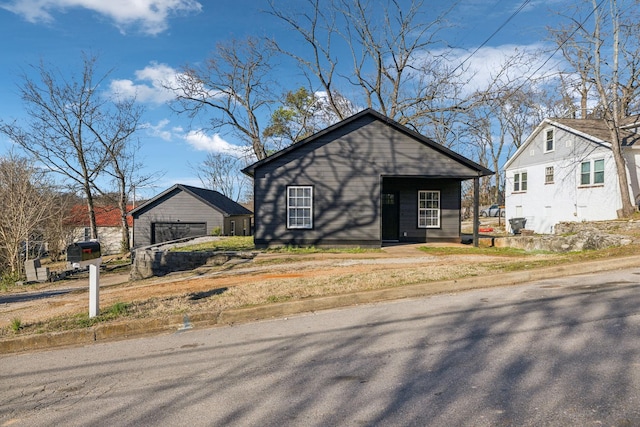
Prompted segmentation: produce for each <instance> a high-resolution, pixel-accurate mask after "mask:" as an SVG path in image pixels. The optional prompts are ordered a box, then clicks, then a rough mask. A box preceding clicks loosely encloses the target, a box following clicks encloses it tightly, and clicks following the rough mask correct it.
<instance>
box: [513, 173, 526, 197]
mask: <svg viewBox="0 0 640 427" xmlns="http://www.w3.org/2000/svg"><path fill="white" fill-rule="evenodd" d="M525 191H527V173H526V172H516V173H514V174H513V192H514V193H521V192H525Z"/></svg>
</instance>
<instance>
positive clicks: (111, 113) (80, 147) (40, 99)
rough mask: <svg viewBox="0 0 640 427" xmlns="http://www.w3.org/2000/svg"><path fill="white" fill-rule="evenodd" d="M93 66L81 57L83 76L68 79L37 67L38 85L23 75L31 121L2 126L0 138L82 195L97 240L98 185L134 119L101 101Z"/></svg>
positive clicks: (91, 59) (102, 78)
mask: <svg viewBox="0 0 640 427" xmlns="http://www.w3.org/2000/svg"><path fill="white" fill-rule="evenodd" d="M96 61H97V59H96V57H95V56H89V55H83V67H82V72H81V73H80V75H79V76H72V77H71V78H66V77H65V76H64V75H62V73H61V72H60V71H59V70H57V69H56V68H55V67H52V66H47V65H46V64H44V63H40V64H39V65H38V66H35V67H34V69H35V71H36V72H37V73H38V76H39V81H36V80H34V79H33V78H31V77H29V76H28V75H26V74H25V75H23V77H22V80H23V83H22V85H21V86H20V92H21V95H22V100H23V102H24V104H25V108H26V112H27V114H28V117H29V119H27V121H26V123H25V124H24V125H21V124H19V123H17V122H13V123H4V122H1V123H0V132H2V133H4V134H5V135H7V136H8V137H9V138H10V139H11V140H12V141H14V142H15V143H17V144H18V145H20V146H21V147H22V148H23V149H24V150H25V151H27V152H28V153H30V154H31V155H32V156H33V157H34V158H35V159H36V160H37V161H38V162H39V163H41V164H42V165H43V166H44V167H45V168H47V169H49V170H51V171H53V172H56V173H58V174H60V175H62V176H63V177H64V178H66V179H67V180H68V181H70V182H71V183H72V185H74V186H75V187H79V188H81V189H82V194H83V195H84V198H85V200H86V203H87V212H88V215H89V222H90V225H91V234H92V237H93V238H97V236H98V230H97V227H96V220H95V209H94V200H93V199H94V188H95V187H96V180H97V179H98V177H99V176H100V175H101V174H102V172H103V171H104V170H105V167H106V166H107V165H108V164H109V162H110V161H111V160H112V159H113V157H112V156H111V155H110V153H111V152H113V153H122V150H121V149H120V148H119V144H121V143H122V135H123V134H129V133H130V131H131V126H130V124H129V123H128V121H129V120H131V118H132V116H131V114H129V111H127V109H126V108H127V106H126V104H124V105H125V108H124V109H123V105H122V104H118V103H112V102H110V101H109V100H108V99H106V98H105V97H103V96H101V93H100V92H99V87H100V84H101V83H102V82H104V81H105V79H106V78H107V76H108V73H107V74H104V75H102V76H99V77H98V78H96ZM136 123H137V122H136Z"/></svg>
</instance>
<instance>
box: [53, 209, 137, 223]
mask: <svg viewBox="0 0 640 427" xmlns="http://www.w3.org/2000/svg"><path fill="white" fill-rule="evenodd" d="M93 209H94V212H95V215H96V226H97V227H120V225H121V224H120V209H118V207H117V206H102V205H98V206H94V208H93ZM132 209H133V206H132V205H128V206H127V212H131V210H132ZM127 223H128V224H129V226H132V225H133V220H132V218H130V217H128V216H127ZM65 225H71V226H75V227H89V214H88V212H87V207H86V206H85V205H75V206H73V207H72V208H71V210H70V212H69V216H68V217H67V218H66V219H65Z"/></svg>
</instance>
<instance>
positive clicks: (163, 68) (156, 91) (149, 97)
mask: <svg viewBox="0 0 640 427" xmlns="http://www.w3.org/2000/svg"><path fill="white" fill-rule="evenodd" d="M176 75H177V71H176V70H175V69H174V68H172V67H170V66H168V65H166V64H158V63H156V62H152V63H151V64H150V65H148V66H146V67H145V68H143V69H142V70H137V71H136V72H135V76H136V77H135V81H134V80H128V79H122V80H113V81H112V82H111V84H110V86H109V89H110V91H111V92H112V93H113V94H114V95H115V96H118V97H124V98H136V100H138V101H140V102H152V103H156V104H163V103H165V102H167V101H170V100H171V99H173V98H174V96H175V94H174V93H173V92H172V91H171V90H169V89H166V88H165V87H164V86H167V85H168V86H171V87H175V86H176Z"/></svg>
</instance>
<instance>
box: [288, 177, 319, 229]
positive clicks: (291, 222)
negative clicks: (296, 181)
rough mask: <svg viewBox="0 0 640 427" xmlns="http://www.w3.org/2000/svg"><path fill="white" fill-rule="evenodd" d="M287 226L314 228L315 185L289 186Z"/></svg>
mask: <svg viewBox="0 0 640 427" xmlns="http://www.w3.org/2000/svg"><path fill="white" fill-rule="evenodd" d="M287 228H304V229H311V228H313V187H311V186H291V187H287Z"/></svg>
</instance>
